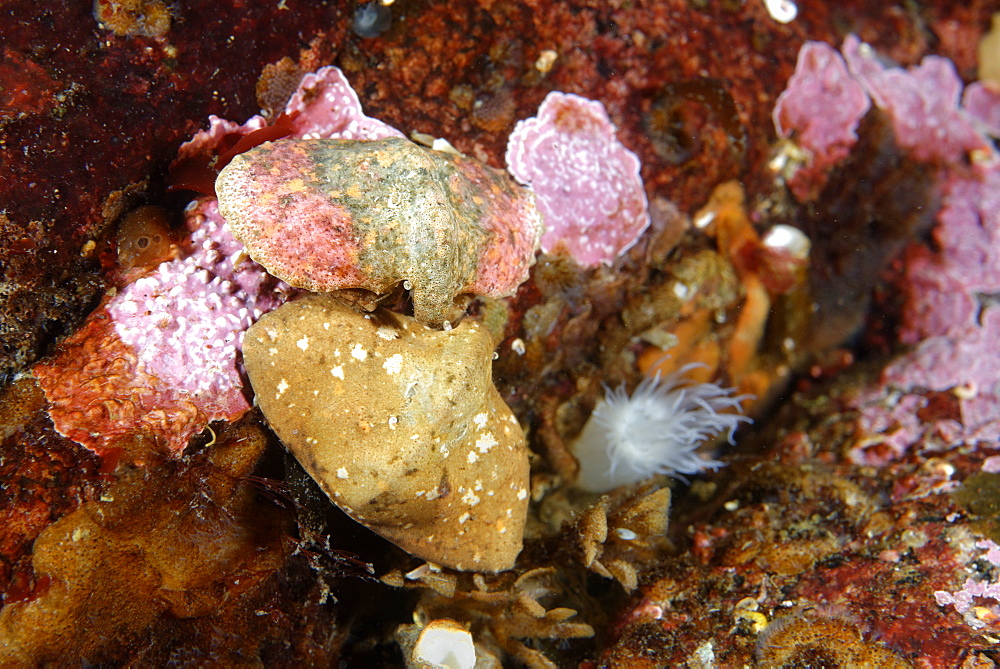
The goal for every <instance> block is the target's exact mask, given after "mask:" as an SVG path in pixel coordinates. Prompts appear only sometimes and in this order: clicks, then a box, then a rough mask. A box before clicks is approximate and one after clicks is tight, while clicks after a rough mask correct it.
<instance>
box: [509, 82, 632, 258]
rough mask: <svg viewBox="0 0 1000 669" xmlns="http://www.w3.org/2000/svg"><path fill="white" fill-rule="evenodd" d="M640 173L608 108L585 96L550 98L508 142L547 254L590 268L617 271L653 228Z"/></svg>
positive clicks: (520, 124)
mask: <svg viewBox="0 0 1000 669" xmlns="http://www.w3.org/2000/svg"><path fill="white" fill-rule="evenodd" d="M639 167H640V165H639V158H638V157H636V155H635V154H634V153H632V152H631V151H629V150H628V149H627V148H625V147H624V146H623V145H622V144H621V142H619V141H618V140H617V139H616V137H615V127H614V125H612V123H611V120H610V119H609V118H608V114H607V112H606V111H605V110H604V105H602V104H601V103H600V102H595V101H593V100H587V99H586V98H582V97H580V96H578V95H572V94H567V93H559V92H552V93H549V94H548V95H547V96H546V97H545V100H544V101H543V102H542V105H541V107H539V108H538V116H536V117H534V118H529V119H526V120H523V121H519V122H518V124H517V126H516V127H515V128H514V132H512V133H511V135H510V138H509V139H508V140H507V168H508V170H510V173H511V174H513V175H514V177H515V178H516V179H517V180H518V181H520V182H521V183H522V184H524V185H526V186H530V187H531V189H532V190H533V191H534V193H535V198H536V203H537V205H538V209H539V211H541V213H542V222H543V223H544V224H545V234H544V235H543V236H542V250H543V251H545V252H546V253H551V252H555V251H558V250H560V249H561V250H563V251H564V252H566V253H568V254H569V255H571V256H572V257H573V258H574V259H575V260H576V261H577V262H578V263H580V264H581V265H583V266H585V267H592V266H596V265H599V264H601V263H605V264H611V262H613V261H614V259H615V258H617V257H618V256H620V255H621V254H622V253H624V252H625V250H627V249H628V248H629V247H630V246H632V244H634V243H635V241H636V240H637V239H638V238H639V236H640V235H641V234H642V233H643V231H644V230H645V229H646V228H647V227H649V213H648V211H647V201H646V191H645V190H644V188H643V185H642V178H641V177H640V176H639Z"/></svg>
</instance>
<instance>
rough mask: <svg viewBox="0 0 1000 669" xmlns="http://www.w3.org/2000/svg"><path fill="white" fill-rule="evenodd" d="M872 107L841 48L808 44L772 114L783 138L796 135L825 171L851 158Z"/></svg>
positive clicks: (819, 43)
mask: <svg viewBox="0 0 1000 669" xmlns="http://www.w3.org/2000/svg"><path fill="white" fill-rule="evenodd" d="M870 106H871V103H870V101H869V99H868V94H867V93H866V92H865V89H864V87H863V86H862V85H861V84H860V83H858V81H857V80H855V79H854V78H853V77H852V76H851V74H850V73H849V72H848V71H847V63H846V62H844V59H843V57H842V56H841V55H840V54H839V53H838V52H837V50H836V49H834V48H833V47H832V46H830V45H829V44H827V43H826V42H806V43H805V44H804V45H802V49H801V50H800V51H799V57H798V61H797V62H796V65H795V73H794V74H793V75H792V77H791V78H790V79H789V80H788V85H787V87H786V88H785V90H784V91H783V92H782V93H781V95H780V96H778V100H777V102H776V103H775V106H774V112H773V113H772V116H773V119H774V127H775V128H776V129H777V131H778V135H779V136H780V137H783V138H786V139H787V138H788V137H791V136H792V135H793V134H794V135H795V139H796V141H797V142H798V143H799V144H800V145H802V146H803V147H805V148H806V149H809V151H811V152H812V153H813V156H814V159H815V165H816V166H817V167H819V168H825V167H827V166H829V165H832V164H834V163H836V162H837V161H839V160H841V159H843V158H845V157H846V156H847V154H848V152H849V151H850V149H851V147H852V146H854V143H855V142H856V141H857V140H858V135H857V132H856V131H857V129H858V124H859V123H860V122H861V119H862V118H863V117H864V115H865V114H866V113H867V112H868V109H869V107H870Z"/></svg>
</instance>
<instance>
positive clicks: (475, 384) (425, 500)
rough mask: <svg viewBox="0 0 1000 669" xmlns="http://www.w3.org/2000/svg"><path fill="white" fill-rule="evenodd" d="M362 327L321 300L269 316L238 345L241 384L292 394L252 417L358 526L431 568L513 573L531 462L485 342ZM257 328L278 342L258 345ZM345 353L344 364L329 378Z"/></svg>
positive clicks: (390, 326) (460, 329) (388, 324)
mask: <svg viewBox="0 0 1000 669" xmlns="http://www.w3.org/2000/svg"><path fill="white" fill-rule="evenodd" d="M368 316H369V317H368V318H365V316H364V315H362V314H359V313H358V312H356V311H354V310H352V309H351V308H349V307H345V306H343V305H342V304H341V303H339V302H337V301H336V300H335V299H333V298H331V297H328V296H322V295H310V296H307V297H305V298H302V299H300V300H298V301H296V302H292V303H289V304H286V305H285V306H284V307H282V308H280V309H278V310H276V311H274V312H272V313H270V314H267V315H265V316H264V317H263V318H262V319H261V320H260V322H259V323H258V324H257V325H255V326H253V328H251V330H250V332H251V335H252V336H251V337H248V338H247V343H246V344H245V345H244V359H245V362H246V367H247V372H248V374H249V376H250V380H251V382H252V383H253V385H254V386H255V387H257V388H267V387H271V388H274V387H276V385H277V384H278V382H279V380H280V379H285V380H286V383H287V384H288V388H287V389H286V390H285V391H284V393H283V394H282V396H281V398H280V399H277V398H274V399H272V397H273V393H272V394H267V393H264V394H262V395H260V396H259V397H258V402H259V404H260V408H261V410H262V411H263V412H264V415H265V416H266V417H267V419H268V421H269V422H270V423H271V425H272V427H273V428H274V430H275V432H277V434H278V436H279V437H280V438H281V440H282V441H283V442H284V443H285V445H286V446H287V447H288V448H289V450H290V451H291V452H292V453H293V454H294V455H295V457H296V458H297V459H298V460H299V462H300V463H301V464H302V466H303V467H304V468H305V469H306V471H308V472H309V473H310V474H311V475H312V476H313V478H315V479H316V480H317V482H319V484H320V485H321V486H322V487H323V489H324V490H325V491H326V493H327V495H328V496H329V497H330V498H331V499H332V500H334V502H335V503H336V504H337V505H338V506H340V507H341V508H342V509H344V510H345V511H346V512H347V513H348V514H350V515H351V516H352V517H354V518H355V519H356V520H358V521H359V522H363V523H364V524H365V525H367V526H368V527H370V528H372V529H373V530H374V531H376V532H378V533H379V534H381V535H382V536H384V537H386V538H387V539H389V540H390V541H393V542H394V543H396V544H398V545H399V546H400V547H402V548H403V549H405V550H407V551H409V552H410V553H412V554H414V555H417V556H419V557H421V558H423V559H426V560H429V561H432V562H435V563H439V564H443V565H446V566H449V567H453V568H455V569H464V570H477V571H499V570H503V569H508V568H510V567H511V566H512V565H513V562H514V559H515V558H516V557H517V554H518V552H519V551H520V549H521V537H522V534H523V530H524V520H525V515H526V511H527V504H528V495H527V486H528V460H527V451H526V448H525V443H524V435H523V432H522V431H521V429H520V427H518V426H517V421H516V419H514V417H513V414H512V413H511V412H510V409H509V408H508V407H507V406H506V405H505V404H504V403H503V400H502V399H501V398H500V395H499V394H498V393H497V391H496V389H495V388H494V387H493V384H492V380H491V372H490V366H491V353H492V352H493V342H492V340H491V338H490V335H489V334H488V332H487V330H486V329H485V328H480V327H478V325H475V324H474V323H472V322H465V323H462V324H461V325H459V326H457V327H455V328H454V329H452V330H451V331H448V332H443V331H438V330H433V329H430V328H427V327H423V326H419V327H418V326H417V323H416V322H415V321H412V320H411V319H408V318H406V317H403V316H400V315H397V314H392V313H389V312H386V311H383V310H378V311H375V312H374V313H372V314H370V315H368ZM257 329H260V330H261V332H262V333H263V332H264V331H265V330H271V331H274V332H275V333H276V337H275V338H274V340H273V341H270V340H269V337H267V336H265V335H264V334H260V335H256V336H253V333H254V332H255V331H256V330H257ZM389 335H391V336H389ZM404 335H406V336H404ZM303 338H308V342H309V343H308V346H307V347H305V348H303V347H301V346H298V345H297V342H298V341H300V340H302V339H303ZM260 340H264V341H260ZM264 342H266V344H265V343H264ZM269 347H274V348H277V349H278V353H277V354H276V355H271V354H270V353H269V351H268V348H269ZM340 351H344V352H347V353H349V357H347V356H345V357H340V358H339V361H344V362H343V364H338V365H334V361H337V360H338V355H337V354H338V353H339V352H340ZM275 361H278V364H276V365H275V364H273V363H274V362H275ZM317 390H318V391H319V392H316V391H317ZM289 405H294V408H290V406H289ZM449 453H451V454H452V456H451V457H449ZM347 472H350V476H346V474H347Z"/></svg>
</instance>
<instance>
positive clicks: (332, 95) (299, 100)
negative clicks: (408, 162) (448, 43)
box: [177, 65, 404, 158]
mask: <svg viewBox="0 0 1000 669" xmlns="http://www.w3.org/2000/svg"><path fill="white" fill-rule="evenodd" d="M285 114H287V115H288V116H289V117H291V118H292V123H291V125H292V135H291V136H292V137H295V138H298V139H317V138H327V139H329V138H333V139H384V138H386V137H403V136H404V135H403V133H401V132H400V131H399V130H396V129H395V128H393V127H392V126H390V125H387V124H385V123H383V122H382V121H379V120H378V119H374V118H370V117H368V116H365V113H364V111H362V109H361V101H360V100H358V94H357V93H355V92H354V89H353V88H351V85H350V84H349V83H348V81H347V77H345V76H344V73H343V72H341V70H340V68H339V67H335V66H333V65H328V66H327V67H321V68H320V69H318V70H317V71H316V72H310V73H309V74H307V75H305V76H304V77H302V80H301V81H300V82H299V87H298V89H297V90H296V91H295V93H293V94H292V97H291V98H289V100H288V104H286V105H285ZM266 125H267V119H265V118H264V117H263V116H259V115H255V116H251V117H250V118H249V119H248V120H247V122H246V123H244V124H242V125H240V124H238V123H233V122H232V121H227V120H226V119H223V118H219V117H218V116H214V115H212V116H209V117H208V128H206V129H205V130H199V131H198V132H196V133H195V134H194V136H193V137H192V138H191V139H190V140H189V141H187V142H184V143H183V144H181V147H180V149H179V150H178V152H177V156H178V158H189V157H191V156H196V155H198V154H202V153H211V152H212V150H214V149H215V147H216V146H218V144H219V142H220V140H222V138H223V137H225V136H226V135H232V134H240V135H246V134H249V133H251V132H253V131H254V130H259V129H261V128H263V127H265V126H266Z"/></svg>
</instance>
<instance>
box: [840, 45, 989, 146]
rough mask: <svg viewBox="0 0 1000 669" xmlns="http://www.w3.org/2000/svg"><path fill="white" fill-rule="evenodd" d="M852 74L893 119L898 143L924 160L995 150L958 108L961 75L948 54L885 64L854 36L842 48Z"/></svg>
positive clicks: (872, 50) (878, 105)
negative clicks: (910, 63) (906, 63)
mask: <svg viewBox="0 0 1000 669" xmlns="http://www.w3.org/2000/svg"><path fill="white" fill-rule="evenodd" d="M841 51H842V52H843V54H844V58H845V59H846V61H847V67H848V69H849V70H850V71H851V74H853V75H854V77H855V78H856V79H857V80H858V81H860V82H861V84H862V85H863V86H864V87H865V89H866V90H867V91H868V95H870V96H871V98H872V101H873V102H874V103H875V105H876V106H877V107H878V108H879V109H882V110H883V111H885V112H886V113H887V114H888V115H889V118H890V120H891V122H892V129H893V133H894V134H895V136H896V143H897V144H899V146H900V147H901V148H903V149H904V150H906V151H907V152H908V153H909V154H910V155H911V156H912V157H913V158H915V159H917V160H920V161H924V162H936V163H957V162H959V161H961V160H962V159H963V158H964V157H965V156H966V155H967V154H968V153H970V152H972V151H982V152H987V153H988V152H991V151H992V147H991V145H990V143H989V142H988V141H987V140H986V138H985V137H983V136H982V135H981V134H979V132H978V131H977V128H976V124H975V123H974V122H973V120H972V118H971V117H970V116H969V115H968V114H966V113H965V111H964V110H962V109H961V108H960V107H959V103H960V101H961V97H962V80H961V79H960V78H959V76H958V73H957V72H956V71H955V66H954V65H953V64H952V62H951V61H950V60H948V59H947V58H942V57H941V56H926V57H924V59H923V60H922V61H920V65H917V66H914V67H909V68H907V69H905V70H904V69H903V68H900V67H885V66H884V65H883V64H882V63H881V62H880V61H879V60H878V57H877V56H876V54H875V51H874V49H872V48H871V47H870V46H868V45H867V44H865V43H863V42H862V41H861V40H859V39H858V38H857V36H855V35H848V36H847V37H846V38H845V39H844V45H843V47H842V49H841Z"/></svg>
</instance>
